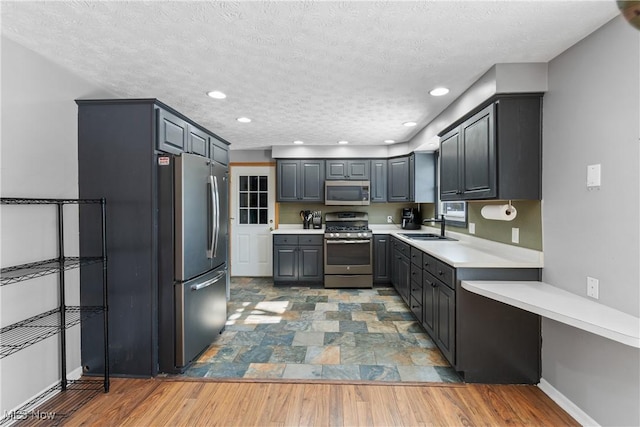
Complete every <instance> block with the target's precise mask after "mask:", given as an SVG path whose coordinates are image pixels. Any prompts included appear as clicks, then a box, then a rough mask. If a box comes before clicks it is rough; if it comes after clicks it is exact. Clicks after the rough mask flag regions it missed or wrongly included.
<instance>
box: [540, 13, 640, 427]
mask: <svg viewBox="0 0 640 427" xmlns="http://www.w3.org/2000/svg"><path fill="white" fill-rule="evenodd" d="M548 80H549V91H548V92H547V94H546V95H545V97H544V110H543V116H544V122H543V132H544V133H543V192H542V194H543V247H544V254H545V267H544V269H543V280H544V281H545V282H548V283H551V284H553V285H556V286H558V287H561V288H564V289H566V290H568V291H569V292H572V293H575V294H578V295H581V296H585V297H586V277H587V276H592V277H595V278H597V279H599V280H600V300H599V302H600V303H602V304H605V305H607V306H609V307H613V308H615V309H618V310H621V311H624V312H626V313H629V314H631V315H633V316H638V315H639V314H640V270H639V269H640V267H639V264H640V211H639V209H638V208H639V207H640V172H639V171H640V144H639V139H640V138H639V137H640V132H639V120H640V119H639V118H640V105H639V104H640V86H639V85H640V32H638V31H637V30H635V29H634V28H632V27H631V26H630V25H628V24H627V23H626V22H625V21H624V20H623V19H622V18H621V17H617V18H615V19H613V20H612V21H611V22H609V23H608V24H606V25H604V26H603V27H602V28H601V29H599V30H597V31H596V32H594V33H593V34H591V35H590V36H589V37H587V38H585V39H584V40H582V41H580V42H579V43H577V44H576V45H574V46H573V47H571V48H569V49H568V50H567V51H565V52H564V53H562V54H561V55H559V56H558V57H557V58H555V59H553V60H552V61H551V62H550V63H549V68H548ZM597 163H599V164H602V187H601V189H600V190H594V191H588V190H587V188H586V170H587V165H590V164H597ZM542 340H543V342H542V376H543V378H544V379H545V380H547V381H548V382H549V383H551V385H552V386H553V387H555V388H556V389H557V390H558V391H560V393H562V394H563V395H565V396H566V397H567V398H569V400H571V401H572V402H573V403H574V404H576V405H577V406H578V407H579V408H580V409H581V410H582V411H584V412H586V414H587V415H588V416H589V417H591V418H592V419H593V420H595V421H596V422H597V423H599V424H601V425H608V426H613V425H616V426H632V425H633V426H637V425H640V414H639V409H638V408H639V407H638V402H639V401H640V351H639V350H638V349H635V348H631V347H628V346H625V345H623V344H619V343H616V342H613V341H610V340H607V339H605V338H601V337H598V336H595V335H593V334H589V333H586V332H582V331H579V330H578V329H575V328H571V327H568V326H566V325H561V324H558V323H556V322H553V321H550V320H547V319H545V320H543V335H542Z"/></svg>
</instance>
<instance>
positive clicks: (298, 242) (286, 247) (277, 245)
mask: <svg viewBox="0 0 640 427" xmlns="http://www.w3.org/2000/svg"><path fill="white" fill-rule="evenodd" d="M322 238H323V236H322V235H289V234H287V235H274V236H273V281H274V283H276V284H286V283H296V282H312V283H315V282H322V280H323V278H324V271H323V246H322Z"/></svg>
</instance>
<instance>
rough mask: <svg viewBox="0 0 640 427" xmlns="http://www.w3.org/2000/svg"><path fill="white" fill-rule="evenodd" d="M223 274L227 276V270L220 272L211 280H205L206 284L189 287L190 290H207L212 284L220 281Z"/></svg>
mask: <svg viewBox="0 0 640 427" xmlns="http://www.w3.org/2000/svg"><path fill="white" fill-rule="evenodd" d="M225 274H227V270H222V271H221V272H220V273H218V274H217V275H216V276H215V277H214V278H213V279H211V280H207V281H206V282H202V283H198V284H197V285H191V290H192V291H199V290H200V289H204V288H208V287H209V286H211V285H213V284H214V283H216V282H218V281H219V280H220V279H222V278H223V277H224V275H225Z"/></svg>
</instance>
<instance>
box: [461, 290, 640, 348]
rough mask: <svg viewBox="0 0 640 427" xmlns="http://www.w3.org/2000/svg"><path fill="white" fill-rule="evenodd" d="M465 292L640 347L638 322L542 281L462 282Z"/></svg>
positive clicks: (624, 314) (627, 315)
mask: <svg viewBox="0 0 640 427" xmlns="http://www.w3.org/2000/svg"><path fill="white" fill-rule="evenodd" d="M462 287H463V288H464V289H466V290H468V291H469V292H473V293H476V294H479V295H482V296H484V297H487V298H491V299H494V300H496V301H500V302H502V303H505V304H509V305H512V306H514V307H518V308H521V309H523V310H527V311H530V312H532V313H536V314H539V315H540V316H543V317H547V318H549V319H553V320H555V321H558V322H561V323H566V324H567V325H571V326H573V327H576V328H579V329H582V330H585V331H588V332H591V333H593V334H596V335H600V336H603V337H606V338H609V339H611V340H614V341H618V342H620V343H623V344H626V345H629V346H631V347H635V348H640V319H638V318H637V317H635V316H631V315H629V314H627V313H623V312H621V311H619V310H616V309H613V308H611V307H608V306H605V305H604V304H600V303H597V302H595V301H592V300H589V299H587V298H584V297H581V296H579V295H575V294H572V293H570V292H567V291H565V290H563V289H560V288H558V287H556V286H552V285H550V284H548V283H544V282H518V281H516V282H509V281H466V280H463V281H462Z"/></svg>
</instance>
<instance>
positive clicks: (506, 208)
mask: <svg viewBox="0 0 640 427" xmlns="http://www.w3.org/2000/svg"><path fill="white" fill-rule="evenodd" d="M480 214H481V215H482V217H483V218H486V219H493V220H497V221H513V219H514V218H515V217H516V216H517V215H518V211H517V210H516V208H515V206H513V205H486V206H483V207H482V210H481V211H480Z"/></svg>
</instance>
